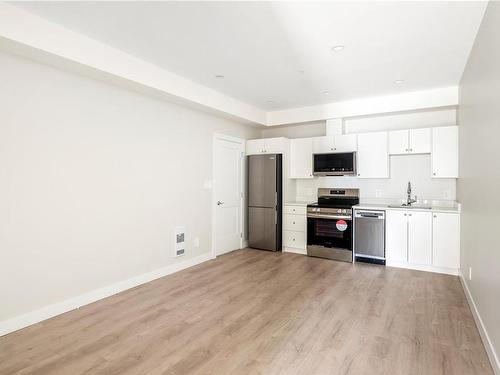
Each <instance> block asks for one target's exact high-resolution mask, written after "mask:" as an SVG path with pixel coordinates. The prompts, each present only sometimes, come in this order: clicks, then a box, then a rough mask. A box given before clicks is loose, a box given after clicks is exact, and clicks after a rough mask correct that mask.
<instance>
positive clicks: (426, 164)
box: [296, 155, 456, 201]
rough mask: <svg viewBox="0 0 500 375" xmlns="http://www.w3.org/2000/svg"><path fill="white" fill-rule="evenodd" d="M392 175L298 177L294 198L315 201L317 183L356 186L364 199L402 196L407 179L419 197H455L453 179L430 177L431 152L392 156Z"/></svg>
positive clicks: (319, 184) (404, 194) (441, 198)
mask: <svg viewBox="0 0 500 375" xmlns="http://www.w3.org/2000/svg"><path fill="white" fill-rule="evenodd" d="M390 164H391V178H377V179H363V178H357V177H350V176H342V177H316V178H314V179H310V180H297V187H296V190H297V199H298V200H304V201H315V200H316V197H317V191H318V188H320V187H339V188H359V189H360V198H361V199H362V200H363V199H372V198H378V199H388V200H395V199H403V198H405V197H406V188H407V184H408V181H411V183H412V190H413V194H416V195H417V196H418V199H429V200H432V199H437V200H454V199H455V197H456V182H455V179H432V178H431V160H430V155H401V156H399V155H398V156H391V163H390Z"/></svg>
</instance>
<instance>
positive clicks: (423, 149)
mask: <svg viewBox="0 0 500 375" xmlns="http://www.w3.org/2000/svg"><path fill="white" fill-rule="evenodd" d="M409 146H410V148H409V150H408V151H410V153H412V154H428V153H430V152H431V129H430V128H424V129H410V144H409Z"/></svg>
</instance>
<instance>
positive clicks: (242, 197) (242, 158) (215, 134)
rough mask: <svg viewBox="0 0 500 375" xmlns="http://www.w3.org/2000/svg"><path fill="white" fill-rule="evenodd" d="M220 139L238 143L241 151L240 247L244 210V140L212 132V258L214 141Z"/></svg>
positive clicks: (214, 231) (213, 255)
mask: <svg viewBox="0 0 500 375" xmlns="http://www.w3.org/2000/svg"><path fill="white" fill-rule="evenodd" d="M219 139H222V140H225V141H229V142H234V143H237V144H240V145H241V146H242V147H241V152H242V154H241V155H242V157H241V158H240V176H239V179H240V184H239V185H240V225H239V231H240V233H242V235H241V237H240V249H242V248H243V234H244V233H243V219H244V217H243V215H244V210H243V208H244V207H243V203H244V202H243V199H244V194H243V192H244V186H243V183H244V181H245V179H244V173H245V145H246V141H245V140H244V139H242V138H237V137H232V136H229V135H225V134H221V133H214V134H213V138H212V259H215V258H216V257H217V252H216V249H215V242H216V241H215V235H216V232H217V231H216V226H217V223H216V211H215V210H216V205H217V198H216V191H215V190H216V189H215V187H216V186H217V185H216V181H215V161H216V155H215V152H216V143H217V140H219Z"/></svg>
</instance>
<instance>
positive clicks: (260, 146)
mask: <svg viewBox="0 0 500 375" xmlns="http://www.w3.org/2000/svg"><path fill="white" fill-rule="evenodd" d="M286 141H287V139H286V138H284V137H278V138H264V139H251V140H249V141H247V144H246V153H247V155H256V154H282V153H284V152H285V150H286Z"/></svg>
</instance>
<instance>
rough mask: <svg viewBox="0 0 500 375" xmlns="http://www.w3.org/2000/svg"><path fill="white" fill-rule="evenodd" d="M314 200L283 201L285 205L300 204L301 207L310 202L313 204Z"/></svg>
mask: <svg viewBox="0 0 500 375" xmlns="http://www.w3.org/2000/svg"><path fill="white" fill-rule="evenodd" d="M311 203H313V202H310V201H309V202H306V201H289V202H285V203H283V206H299V207H306V206H307V205H308V204H311Z"/></svg>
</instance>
